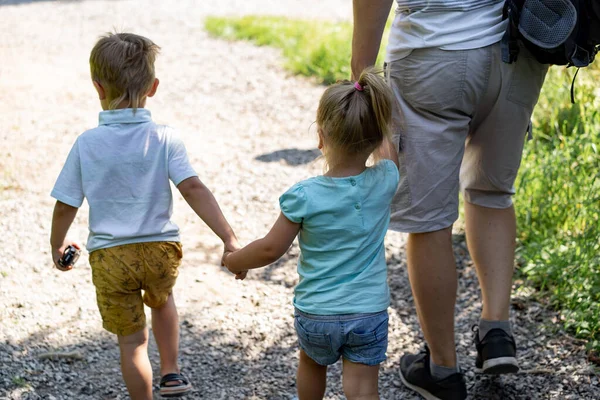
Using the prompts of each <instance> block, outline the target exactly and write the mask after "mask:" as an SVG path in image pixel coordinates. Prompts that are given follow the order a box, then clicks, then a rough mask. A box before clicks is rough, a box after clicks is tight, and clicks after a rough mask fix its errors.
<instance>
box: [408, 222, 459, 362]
mask: <svg viewBox="0 0 600 400" xmlns="http://www.w3.org/2000/svg"><path fill="white" fill-rule="evenodd" d="M407 263H408V275H409V278H410V285H411V288H412V291H413V296H414V299H415V304H416V307H417V314H418V316H419V322H420V324H421V328H422V330H423V334H424V335H425V340H426V341H427V344H428V345H429V348H430V351H431V360H432V361H433V362H434V364H436V365H439V366H444V367H456V350H455V344H454V305H455V303H456V289H457V279H458V278H457V273H456V263H455V262H454V252H453V250H452V228H451V227H448V228H446V229H442V230H439V231H435V232H427V233H411V234H409V236H408V243H407Z"/></svg>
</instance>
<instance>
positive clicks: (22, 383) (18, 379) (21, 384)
mask: <svg viewBox="0 0 600 400" xmlns="http://www.w3.org/2000/svg"><path fill="white" fill-rule="evenodd" d="M12 383H13V385H15V386H16V387H19V388H24V387H28V386H29V383H28V382H27V381H26V380H25V379H23V378H21V377H20V376H13V378H12Z"/></svg>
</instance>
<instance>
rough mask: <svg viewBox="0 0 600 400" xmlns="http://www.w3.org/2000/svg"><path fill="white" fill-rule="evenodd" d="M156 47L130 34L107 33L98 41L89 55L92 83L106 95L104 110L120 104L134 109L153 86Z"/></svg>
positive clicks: (157, 48) (148, 41) (150, 42)
mask: <svg viewBox="0 0 600 400" xmlns="http://www.w3.org/2000/svg"><path fill="white" fill-rule="evenodd" d="M159 50H160V47H158V46H157V45H156V44H154V42H152V41H151V40H150V39H148V38H145V37H143V36H139V35H135V34H133V33H114V34H113V33H109V34H107V35H106V36H103V37H101V38H100V40H98V42H97V43H96V45H95V46H94V48H93V49H92V52H91V54H90V72H91V74H92V80H94V81H97V82H99V83H100V84H101V85H102V87H103V88H104V90H105V91H106V97H107V99H108V101H109V105H108V109H109V110H114V109H115V108H117V107H118V106H119V104H121V103H122V102H123V101H127V102H128V103H127V104H128V105H127V107H128V108H138V107H140V105H141V104H142V102H143V99H144V97H145V96H146V95H147V94H148V92H149V91H150V89H152V85H153V84H154V79H155V76H154V60H155V59H156V55H157V54H158V52H159Z"/></svg>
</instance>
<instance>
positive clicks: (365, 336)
mask: <svg viewBox="0 0 600 400" xmlns="http://www.w3.org/2000/svg"><path fill="white" fill-rule="evenodd" d="M294 327H295V328H296V333H297V335H298V344H299V345H300V348H301V349H302V350H304V352H305V353H306V354H307V355H308V356H309V357H310V358H312V359H313V360H314V361H315V362H316V363H317V364H320V365H331V364H334V363H335V362H336V361H337V360H339V358H340V356H341V357H344V359H346V360H348V361H351V362H353V363H358V364H365V365H378V364H381V363H382V362H383V361H385V359H386V354H385V353H386V351H387V345H388V313H387V310H385V311H381V312H377V313H371V314H344V315H314V314H307V313H304V312H302V311H300V310H298V309H296V310H295V316H294Z"/></svg>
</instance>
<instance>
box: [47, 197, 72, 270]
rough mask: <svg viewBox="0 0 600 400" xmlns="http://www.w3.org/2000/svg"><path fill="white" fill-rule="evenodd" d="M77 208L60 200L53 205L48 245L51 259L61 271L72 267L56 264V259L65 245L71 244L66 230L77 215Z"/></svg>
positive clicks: (59, 256) (60, 255) (61, 253)
mask: <svg viewBox="0 0 600 400" xmlns="http://www.w3.org/2000/svg"><path fill="white" fill-rule="evenodd" d="M78 210H79V209H78V208H76V207H71V206H69V205H67V204H65V203H62V202H60V201H57V202H56V205H55V206H54V213H53V214H52V230H51V232H50V246H51V247H52V261H53V262H54V265H55V266H56V268H58V269H60V270H61V271H68V270H70V269H72V268H73V267H72V266H69V267H66V268H63V267H61V266H60V265H58V260H59V259H60V258H61V257H62V256H63V253H64V252H65V249H66V248H67V246H69V245H71V244H73V243H72V242H69V241H67V240H66V237H67V232H68V231H69V228H70V227H71V224H72V223H73V220H74V219H75V216H76V215H77V211H78Z"/></svg>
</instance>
